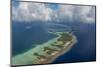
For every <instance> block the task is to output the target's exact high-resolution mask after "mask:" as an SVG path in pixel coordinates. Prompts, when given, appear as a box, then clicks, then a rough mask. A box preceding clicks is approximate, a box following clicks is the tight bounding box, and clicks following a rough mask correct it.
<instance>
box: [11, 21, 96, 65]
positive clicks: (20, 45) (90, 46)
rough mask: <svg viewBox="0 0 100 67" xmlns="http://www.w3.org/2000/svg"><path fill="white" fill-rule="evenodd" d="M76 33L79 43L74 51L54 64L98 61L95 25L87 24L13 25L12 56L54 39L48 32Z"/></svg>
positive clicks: (14, 23)
mask: <svg viewBox="0 0 100 67" xmlns="http://www.w3.org/2000/svg"><path fill="white" fill-rule="evenodd" d="M49 29H53V30H55V31H69V30H71V31H75V32H74V35H76V37H77V40H78V42H77V43H76V44H75V45H74V46H73V47H72V49H71V50H70V51H69V52H67V53H65V54H63V55H61V56H59V57H58V58H57V59H55V61H54V62H53V63H66V62H80V61H95V60H96V40H95V39H96V38H95V33H96V32H95V24H87V23H80V22H77V23H61V24H60V23H59V24H54V23H51V24H48V23H42V22H34V23H21V22H14V21H13V23H12V55H13V56H15V55H18V54H21V53H23V52H26V51H27V50H29V49H31V48H33V47H35V46H36V45H39V44H41V43H44V42H46V41H48V40H50V39H52V38H54V37H56V36H55V35H52V34H49V33H48V30H49Z"/></svg>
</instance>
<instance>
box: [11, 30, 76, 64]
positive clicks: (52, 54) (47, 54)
mask: <svg viewBox="0 0 100 67" xmlns="http://www.w3.org/2000/svg"><path fill="white" fill-rule="evenodd" d="M48 33H50V34H54V35H57V37H55V38H53V39H51V40H49V41H47V42H45V43H43V44H41V45H37V46H36V47H34V48H32V49H30V50H28V51H27V52H25V53H22V54H19V55H17V56H14V57H13V58H12V65H27V64H48V63H51V62H53V61H54V60H55V59H56V58H57V57H59V56H61V55H62V54H64V53H66V52H68V51H69V50H70V49H71V47H72V46H73V45H74V44H75V43H76V42H77V38H76V36H75V35H73V34H72V33H71V32H52V31H51V32H48Z"/></svg>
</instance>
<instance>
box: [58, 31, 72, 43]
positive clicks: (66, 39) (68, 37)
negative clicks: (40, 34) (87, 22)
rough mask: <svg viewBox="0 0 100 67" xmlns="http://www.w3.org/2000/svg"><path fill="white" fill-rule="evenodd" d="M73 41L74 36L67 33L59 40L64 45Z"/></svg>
mask: <svg viewBox="0 0 100 67" xmlns="http://www.w3.org/2000/svg"><path fill="white" fill-rule="evenodd" d="M71 40H72V36H71V35H69V34H68V33H66V32H63V33H61V37H60V38H59V39H58V41H62V42H63V44H64V43H66V41H71Z"/></svg>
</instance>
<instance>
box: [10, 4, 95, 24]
mask: <svg viewBox="0 0 100 67" xmlns="http://www.w3.org/2000/svg"><path fill="white" fill-rule="evenodd" d="M51 5H52V4H51ZM57 6H58V8H57V9H53V8H52V7H50V6H48V5H47V4H45V3H32V2H19V5H17V7H15V6H13V7H12V18H13V20H15V21H25V22H30V21H43V22H47V21H56V22H60V21H63V20H66V21H75V20H79V21H81V22H86V23H93V22H95V7H94V6H76V5H63V4H58V5H57Z"/></svg>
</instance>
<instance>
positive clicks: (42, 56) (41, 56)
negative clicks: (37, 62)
mask: <svg viewBox="0 0 100 67" xmlns="http://www.w3.org/2000/svg"><path fill="white" fill-rule="evenodd" d="M34 55H35V56H38V58H47V57H46V56H44V55H39V54H38V53H34Z"/></svg>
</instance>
